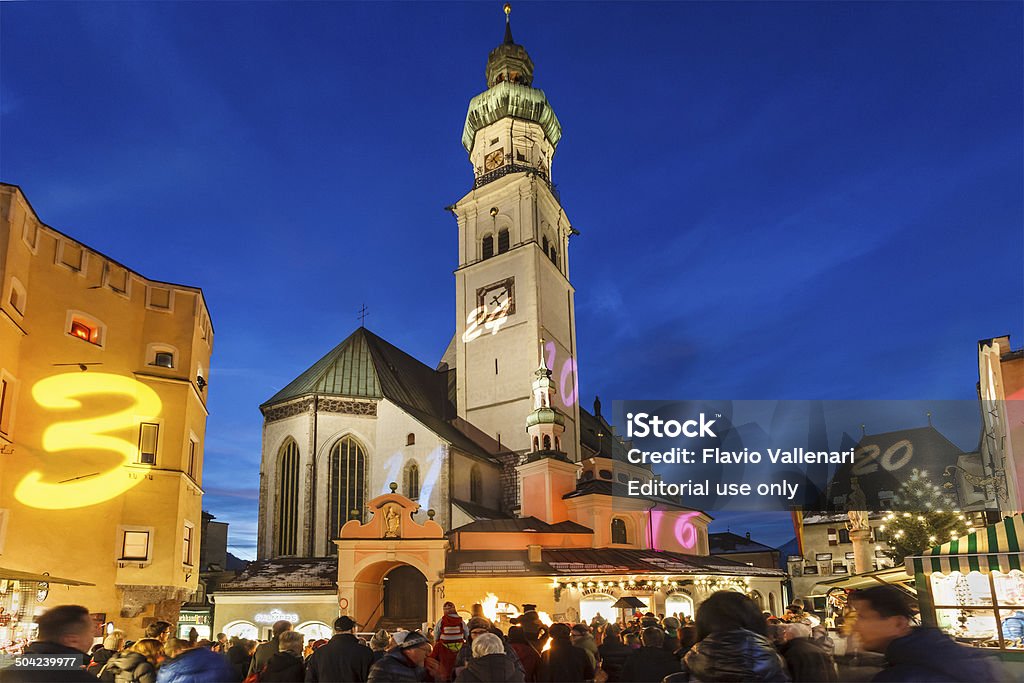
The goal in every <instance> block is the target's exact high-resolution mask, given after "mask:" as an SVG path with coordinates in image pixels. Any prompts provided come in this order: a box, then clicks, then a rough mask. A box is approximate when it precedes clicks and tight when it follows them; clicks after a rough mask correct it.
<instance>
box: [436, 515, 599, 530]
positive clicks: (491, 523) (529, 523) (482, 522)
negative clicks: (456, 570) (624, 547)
mask: <svg viewBox="0 0 1024 683" xmlns="http://www.w3.org/2000/svg"><path fill="white" fill-rule="evenodd" d="M523 531H526V532H536V533H539V534H548V533H551V534H592V533H594V530H593V529H590V528H588V527H585V526H583V525H582V524H577V523H576V522H571V521H568V520H566V521H564V522H555V523H554V524H548V523H547V522H544V521H542V520H539V519H537V518H536V517H506V518H503V519H478V520H477V521H475V522H470V523H469V524H464V525H463V526H460V527H459V528H457V529H452V530H451V531H450V532H449V533H461V532H468V533H480V532H485V533H519V532H523Z"/></svg>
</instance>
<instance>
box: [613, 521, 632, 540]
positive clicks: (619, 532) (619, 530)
mask: <svg viewBox="0 0 1024 683" xmlns="http://www.w3.org/2000/svg"><path fill="white" fill-rule="evenodd" d="M628 542H629V540H628V538H627V536H626V520H624V519H622V518H621V517H616V518H615V519H613V520H612V543H628Z"/></svg>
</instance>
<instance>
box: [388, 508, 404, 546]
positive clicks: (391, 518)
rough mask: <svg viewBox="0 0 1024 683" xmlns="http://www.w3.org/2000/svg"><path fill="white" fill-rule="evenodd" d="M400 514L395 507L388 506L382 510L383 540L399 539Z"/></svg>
mask: <svg viewBox="0 0 1024 683" xmlns="http://www.w3.org/2000/svg"><path fill="white" fill-rule="evenodd" d="M401 521H402V513H401V512H400V511H399V509H398V506H397V505H388V506H387V507H385V508H384V538H399V537H400V536H401V534H400V527H401Z"/></svg>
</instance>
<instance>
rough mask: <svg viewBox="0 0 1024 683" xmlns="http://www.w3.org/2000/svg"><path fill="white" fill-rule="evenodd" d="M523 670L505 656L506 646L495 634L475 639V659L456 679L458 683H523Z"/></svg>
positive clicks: (486, 634) (483, 635) (468, 663)
mask: <svg viewBox="0 0 1024 683" xmlns="http://www.w3.org/2000/svg"><path fill="white" fill-rule="evenodd" d="M524 680H525V678H524V676H523V671H522V669H520V668H518V667H516V665H515V664H514V663H513V662H512V660H510V659H509V658H508V657H506V656H505V644H504V643H502V642H501V638H499V637H498V636H496V635H494V634H493V633H484V634H482V635H479V636H477V637H476V638H474V639H473V658H472V659H470V660H469V661H468V662H467V663H466V668H465V669H463V670H462V671H460V672H459V674H458V675H457V676H456V677H455V681H456V683H523V682H524Z"/></svg>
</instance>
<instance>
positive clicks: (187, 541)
mask: <svg viewBox="0 0 1024 683" xmlns="http://www.w3.org/2000/svg"><path fill="white" fill-rule="evenodd" d="M194 531H195V530H194V529H193V528H192V525H191V524H189V523H188V522H185V533H184V538H183V539H182V540H183V543H182V546H181V562H182V564H187V565H191V564H192V534H193V532H194Z"/></svg>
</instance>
